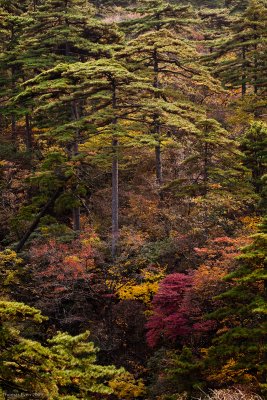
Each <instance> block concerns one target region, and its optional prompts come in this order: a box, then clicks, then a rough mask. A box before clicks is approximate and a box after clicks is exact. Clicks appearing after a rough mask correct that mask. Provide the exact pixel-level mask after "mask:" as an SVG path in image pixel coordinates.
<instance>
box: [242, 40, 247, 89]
mask: <svg viewBox="0 0 267 400" xmlns="http://www.w3.org/2000/svg"><path fill="white" fill-rule="evenodd" d="M242 60H243V63H242V96H245V94H246V92H247V83H246V73H245V69H246V66H245V62H246V49H245V46H243V47H242Z"/></svg>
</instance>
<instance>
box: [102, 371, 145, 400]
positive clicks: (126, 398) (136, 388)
mask: <svg viewBox="0 0 267 400" xmlns="http://www.w3.org/2000/svg"><path fill="white" fill-rule="evenodd" d="M109 386H110V387H111V388H112V389H113V391H114V394H115V395H116V396H117V397H118V399H121V400H131V399H135V398H136V397H139V396H141V395H143V394H144V393H145V385H144V383H143V381H142V379H138V380H135V378H134V376H133V375H132V374H130V373H129V372H125V373H123V374H121V375H119V376H117V377H116V378H114V379H112V380H111V381H110V382H109Z"/></svg>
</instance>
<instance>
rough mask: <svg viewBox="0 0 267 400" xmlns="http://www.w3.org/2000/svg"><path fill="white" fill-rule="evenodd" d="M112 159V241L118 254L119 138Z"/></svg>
mask: <svg viewBox="0 0 267 400" xmlns="http://www.w3.org/2000/svg"><path fill="white" fill-rule="evenodd" d="M112 148H113V159H112V243H111V255H112V258H114V257H115V256H116V251H117V244H118V238H119V162H118V140H117V139H113V141H112Z"/></svg>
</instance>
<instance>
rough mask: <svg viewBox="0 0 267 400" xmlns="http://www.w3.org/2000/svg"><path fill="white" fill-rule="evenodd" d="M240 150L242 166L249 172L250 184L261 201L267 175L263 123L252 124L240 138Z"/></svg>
mask: <svg viewBox="0 0 267 400" xmlns="http://www.w3.org/2000/svg"><path fill="white" fill-rule="evenodd" d="M241 150H242V151H243V153H244V165H245V166H246V167H247V168H248V169H249V170H250V171H251V175H252V177H251V178H252V184H253V186H254V188H255V191H256V193H258V194H259V195H260V196H261V197H262V198H263V199H264V195H263V191H264V186H265V182H264V180H263V177H264V175H265V174H266V173H267V126H266V124H265V123H263V122H254V123H253V124H251V126H250V128H249V129H247V131H246V132H245V134H244V135H243V137H242V138H241Z"/></svg>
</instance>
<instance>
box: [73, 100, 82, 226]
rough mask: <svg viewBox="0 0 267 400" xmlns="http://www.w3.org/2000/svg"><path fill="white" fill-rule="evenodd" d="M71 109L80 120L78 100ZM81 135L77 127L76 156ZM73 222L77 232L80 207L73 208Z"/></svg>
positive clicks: (75, 118)
mask: <svg viewBox="0 0 267 400" xmlns="http://www.w3.org/2000/svg"><path fill="white" fill-rule="evenodd" d="M71 110H72V118H73V119H74V121H78V120H79V118H80V113H79V109H78V105H77V102H76V101H73V103H72V105H71ZM79 137H80V132H79V130H78V129H77V131H76V137H75V140H74V143H73V146H72V154H73V155H74V156H76V155H77V154H78V152H79V149H78V146H79ZM72 216H73V219H72V224H73V230H74V231H76V232H79V231H80V229H81V222H80V216H81V210H80V207H74V208H73V210H72Z"/></svg>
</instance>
